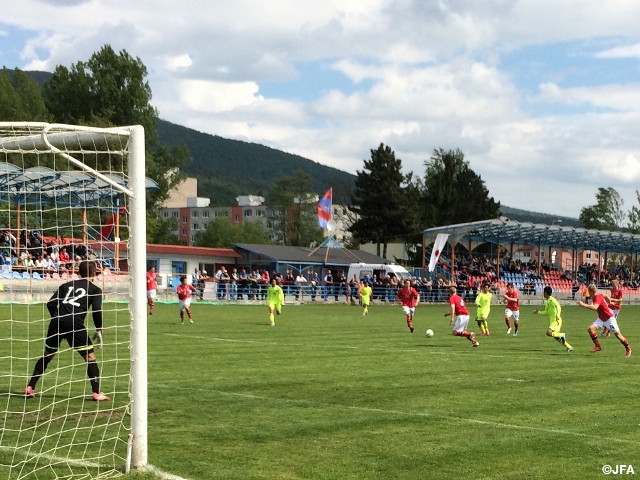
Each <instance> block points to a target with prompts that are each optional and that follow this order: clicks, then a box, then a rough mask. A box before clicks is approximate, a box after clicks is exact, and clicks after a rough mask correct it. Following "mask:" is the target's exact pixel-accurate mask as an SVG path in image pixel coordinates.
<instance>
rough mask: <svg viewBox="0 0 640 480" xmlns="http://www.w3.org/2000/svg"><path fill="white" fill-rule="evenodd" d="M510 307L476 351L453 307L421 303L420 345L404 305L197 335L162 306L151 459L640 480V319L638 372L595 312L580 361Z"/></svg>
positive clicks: (201, 322) (322, 469)
mask: <svg viewBox="0 0 640 480" xmlns="http://www.w3.org/2000/svg"><path fill="white" fill-rule="evenodd" d="M503 308H504V307H503V306H499V305H494V306H493V308H492V313H491V315H490V317H489V324H490V327H491V331H492V334H491V336H490V337H480V336H478V339H479V341H480V347H478V348H472V347H471V344H470V342H468V341H467V340H465V339H462V338H459V337H453V336H452V335H451V334H450V327H449V323H448V318H445V317H444V316H443V314H444V313H445V312H447V311H448V306H447V305H440V306H434V305H421V306H419V307H418V309H417V315H416V318H415V322H414V323H415V326H416V332H415V333H413V334H411V333H409V331H408V329H407V327H406V323H405V319H404V315H403V314H402V310H401V308H400V307H399V306H387V305H379V304H375V305H373V306H372V307H371V308H370V313H369V315H368V316H366V317H363V316H362V314H361V309H360V308H359V307H357V306H347V305H332V304H330V305H326V304H318V305H316V304H312V305H309V304H307V305H287V306H285V307H284V310H283V314H282V315H281V316H280V317H277V318H276V323H277V325H276V327H273V328H272V327H270V326H269V325H268V323H269V321H268V311H267V308H266V307H265V306H263V305H261V306H257V305H246V306H244V305H243V306H241V305H224V306H219V305H208V304H202V303H195V304H193V305H192V310H193V314H194V320H195V324H193V325H190V324H188V323H187V324H185V325H180V324H179V317H178V308H177V305H176V304H158V305H157V306H156V311H155V313H154V315H153V316H150V317H149V410H150V411H149V462H150V464H152V465H153V466H154V467H156V468H157V469H158V470H160V471H162V472H166V473H169V474H171V475H174V476H175V477H173V478H186V479H190V480H195V479H239V480H240V479H242V480H246V479H277V478H281V479H391V478H393V479H426V478H434V479H444V478H452V479H461V478H464V479H467V478H478V479H479V478H491V479H522V478H530V479H538V478H545V479H546V478H553V479H562V478H567V479H574V478H581V479H582V478H598V479H601V478H603V476H604V475H603V473H602V468H603V466H605V465H612V466H614V467H615V466H616V465H622V464H624V465H632V466H633V467H634V468H635V470H636V471H637V472H638V473H639V474H640V453H638V452H640V419H639V418H638V413H637V410H638V397H637V376H638V373H639V370H638V366H639V364H640V362H639V361H638V358H640V357H639V356H640V326H639V325H638V322H637V320H636V319H637V318H638V314H640V307H635V306H633V307H632V306H625V307H623V310H622V313H621V314H620V324H621V328H622V331H623V333H624V334H625V335H626V336H627V337H628V339H629V341H630V344H631V347H632V348H633V347H635V346H637V348H638V350H637V352H638V353H637V355H638V356H632V357H631V358H628V359H626V358H624V348H623V347H622V346H621V345H620V344H619V342H618V341H617V340H616V339H615V338H613V337H612V338H605V339H601V343H602V345H603V351H601V352H599V353H597V354H590V353H589V349H590V348H591V347H592V343H591V340H590V339H589V337H588V334H587V333H586V328H587V325H588V324H589V323H590V321H591V320H592V319H593V317H594V315H593V312H592V311H589V310H586V309H582V308H579V307H577V306H569V305H566V306H565V307H564V309H563V317H564V326H565V328H564V330H565V332H566V333H567V337H568V340H569V342H570V343H571V344H572V345H573V347H574V349H575V351H573V352H571V353H566V352H565V350H564V348H562V346H561V345H560V344H558V343H557V342H556V341H554V340H553V339H551V338H549V337H546V336H545V330H546V327H547V319H546V318H543V317H540V316H534V315H532V314H531V312H532V311H533V309H534V308H535V307H534V306H525V307H523V308H522V313H521V333H520V334H519V336H518V337H513V336H512V335H509V336H507V335H506V334H505V327H504V319H503ZM470 327H471V329H472V330H475V331H477V328H473V327H475V322H472V324H471V325H470ZM427 328H431V329H433V330H434V331H435V336H434V337H432V338H426V337H425V335H424V332H425V331H426V329H427ZM107 343H108V340H107ZM105 354H106V352H105ZM47 374H49V372H48V373H47ZM76 374H77V375H79V376H80V377H81V376H82V375H84V372H82V371H77V372H76ZM106 393H109V392H108V391H106ZM126 477H127V478H136V479H138V478H144V479H151V478H156V477H155V476H153V475H151V474H149V473H147V474H139V473H137V474H130V475H129V476H126Z"/></svg>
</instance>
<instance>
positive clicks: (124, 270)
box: [0, 123, 151, 480]
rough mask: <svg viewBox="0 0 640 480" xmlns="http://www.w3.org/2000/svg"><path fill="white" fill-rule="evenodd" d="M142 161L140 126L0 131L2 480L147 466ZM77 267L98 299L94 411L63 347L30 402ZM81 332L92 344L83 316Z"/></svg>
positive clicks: (84, 377) (83, 372)
mask: <svg viewBox="0 0 640 480" xmlns="http://www.w3.org/2000/svg"><path fill="white" fill-rule="evenodd" d="M144 156H145V153H144V130H143V128H142V127H139V126H134V127H121V128H110V129H97V128H89V127H78V126H70V125H54V124H45V123H0V268H1V270H0V282H1V283H0V422H2V429H1V430H0V479H2V478H8V479H12V480H13V479H21V478H30V479H31V478H34V479H57V478H74V479H75V478H97V477H99V478H106V477H109V476H115V475H118V474H121V473H122V472H125V471H128V469H129V468H130V467H132V466H133V467H141V466H144V465H145V464H146V462H147V433H146V430H147V417H146V415H147V397H146V385H147V377H146V375H147V372H146V368H147V365H146V353H147V352H146V305H145V303H146V287H145V283H144V282H145V270H146V240H145V236H146V229H145V228H146V227H145V191H146V188H149V187H150V183H151V182H150V181H149V180H147V179H146V178H145V176H144V160H145V158H144ZM85 259H86V260H94V261H95V262H96V266H97V275H96V276H95V277H94V278H93V280H92V282H93V283H94V284H95V285H97V286H98V287H100V288H101V289H102V292H103V306H102V312H103V332H104V333H103V347H102V348H95V356H96V363H97V366H98V368H99V371H100V376H99V378H100V390H101V391H102V392H104V394H105V395H107V396H108V397H109V398H110V400H109V401H94V397H93V396H92V386H91V383H90V381H89V378H88V377H89V373H88V367H87V365H88V364H87V363H86V362H85V360H84V358H83V356H81V355H80V354H79V353H78V352H77V351H75V350H74V349H73V348H71V347H70V346H69V344H68V343H67V342H66V341H63V342H62V343H61V344H60V347H59V349H58V351H57V353H56V355H55V356H54V357H53V358H52V360H51V361H50V363H49V364H48V366H47V367H46V371H45V372H44V374H43V375H42V376H41V377H40V378H39V380H38V382H37V385H36V386H35V388H34V395H33V396H30V395H26V387H27V385H28V384H29V382H30V380H31V379H32V374H33V373H34V367H35V365H36V363H37V362H38V361H39V359H40V358H41V357H42V356H43V353H44V347H45V340H46V338H47V332H48V328H49V325H50V323H51V322H52V320H51V316H50V314H49V311H48V309H47V306H46V303H47V301H48V300H49V299H50V298H51V296H52V295H53V294H54V293H55V292H56V291H57V290H58V288H59V287H60V286H61V285H63V284H64V283H65V282H68V281H71V280H74V279H76V278H78V273H79V272H78V265H79V262H81V261H82V260H85ZM56 325H57V322H56ZM85 325H86V328H87V331H88V335H89V337H92V336H93V334H94V332H95V330H96V328H95V326H94V324H93V316H92V312H91V310H89V313H88V314H87V316H86V318H85ZM85 355H86V353H85Z"/></svg>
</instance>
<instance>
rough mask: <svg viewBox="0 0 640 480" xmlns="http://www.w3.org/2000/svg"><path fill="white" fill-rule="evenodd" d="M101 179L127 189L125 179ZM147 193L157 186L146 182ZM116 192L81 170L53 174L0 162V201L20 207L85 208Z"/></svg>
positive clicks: (115, 176)
mask: <svg viewBox="0 0 640 480" xmlns="http://www.w3.org/2000/svg"><path fill="white" fill-rule="evenodd" d="M104 176H105V177H106V178H107V179H108V180H110V181H112V182H114V183H116V184H118V185H123V186H125V187H126V186H127V184H128V182H127V180H126V179H125V178H123V177H121V176H119V175H116V174H113V173H107V174H104ZM145 186H146V188H147V190H155V189H157V188H159V187H158V184H157V183H156V182H155V181H154V180H151V179H150V178H146V179H145ZM117 193H118V192H115V191H114V190H113V189H112V188H110V185H109V184H108V183H107V181H105V180H102V179H100V178H97V177H95V176H92V175H90V174H88V173H86V172H83V171H80V170H71V171H63V172H61V171H55V170H52V169H50V168H47V167H31V168H25V169H22V168H20V167H18V166H17V165H14V164H12V163H8V162H0V201H9V200H11V201H12V202H13V203H18V204H20V203H22V204H29V203H34V204H40V203H42V202H43V201H44V202H50V203H54V202H66V203H69V204H78V205H87V204H89V203H94V202H98V201H99V200H101V199H102V198H107V197H113V196H115V195H116V194H117Z"/></svg>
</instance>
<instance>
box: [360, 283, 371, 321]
mask: <svg viewBox="0 0 640 480" xmlns="http://www.w3.org/2000/svg"><path fill="white" fill-rule="evenodd" d="M372 292H373V290H372V289H371V285H369V284H368V283H366V282H362V283H360V290H359V291H358V297H360V301H361V302H362V316H365V315H366V314H367V313H369V303H370V301H371V293H372Z"/></svg>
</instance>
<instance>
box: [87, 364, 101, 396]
mask: <svg viewBox="0 0 640 480" xmlns="http://www.w3.org/2000/svg"><path fill="white" fill-rule="evenodd" d="M87 376H88V377H89V381H90V382H91V391H92V392H93V393H100V369H99V368H98V364H97V363H96V361H95V360H88V361H87Z"/></svg>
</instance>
